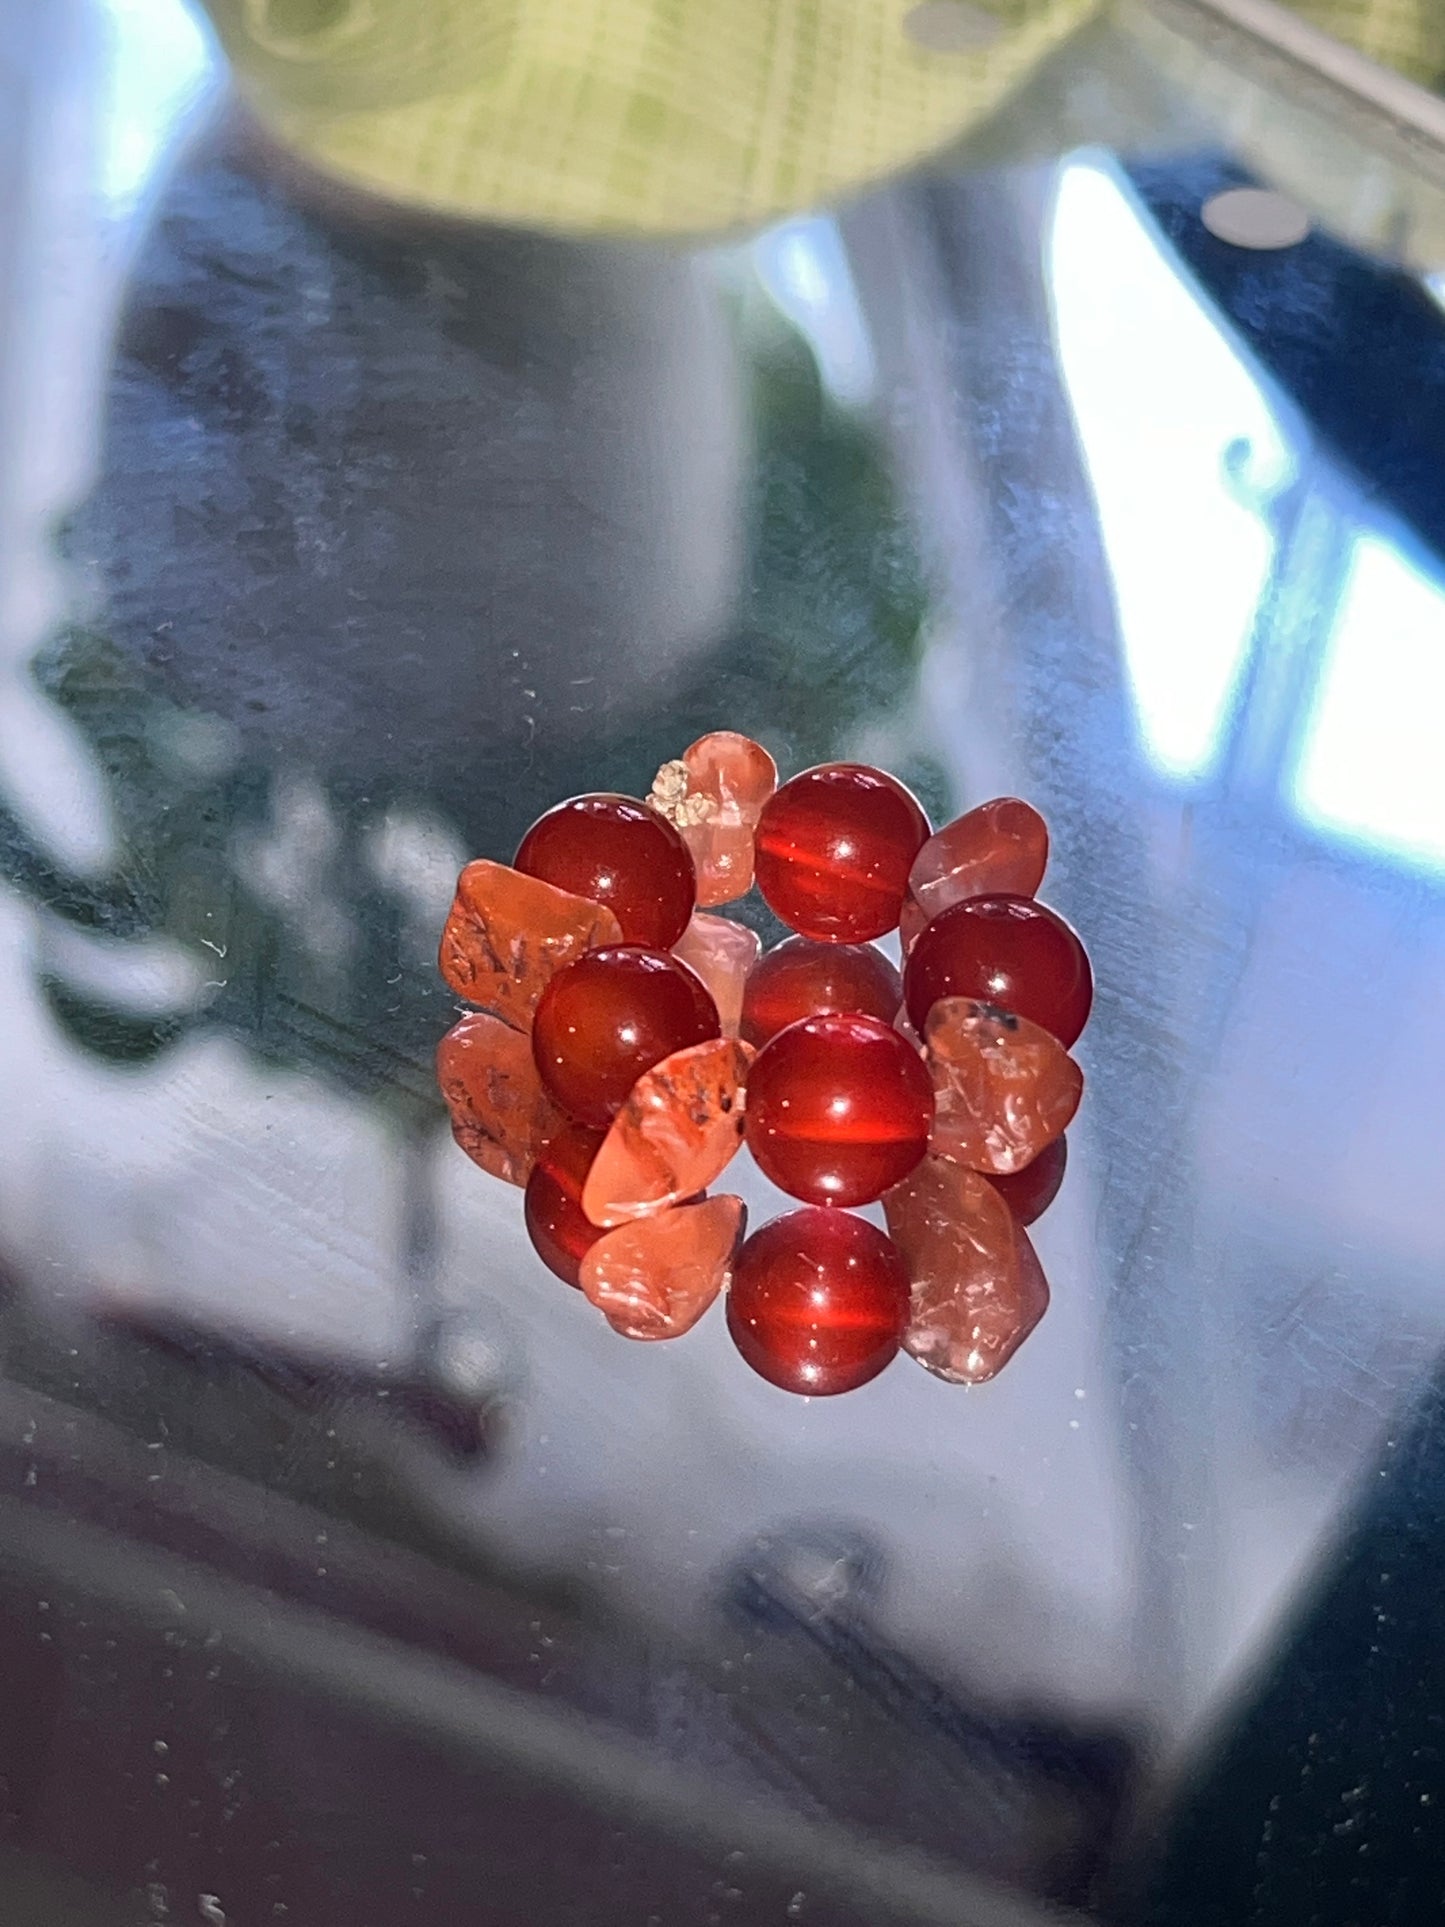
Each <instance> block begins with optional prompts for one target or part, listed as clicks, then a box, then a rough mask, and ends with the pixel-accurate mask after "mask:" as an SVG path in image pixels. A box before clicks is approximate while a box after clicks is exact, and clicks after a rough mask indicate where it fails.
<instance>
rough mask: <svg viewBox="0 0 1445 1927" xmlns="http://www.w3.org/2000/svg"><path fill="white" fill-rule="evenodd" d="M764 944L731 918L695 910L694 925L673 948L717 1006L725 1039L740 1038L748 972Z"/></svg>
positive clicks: (692, 924) (675, 955)
mask: <svg viewBox="0 0 1445 1927" xmlns="http://www.w3.org/2000/svg"><path fill="white" fill-rule="evenodd" d="M762 949H763V945H762V940H761V938H760V937H758V936H757V935H756V933H755V932H753V931H751V930H749V929H748V928H747V926H746V925H745V924H741V923H734V922H733V921H732V919H731V918H730V917H710V916H708V914H707V912H706V911H704V910H694V912H693V914H692V921H691V922H690V923H689V924H688V926H687V928H686V930H684V931H683V933H682V935H681V936H680V937H679V938H678V940H677V942H676V943H675V944H674V945H673V946H672V954H673V956H674V957H677V958H679V959H680V960H681V961H682V962H683V963H685V964H686V965H687V967H688V969H689V970H695V971H696V972H697V974H698V976H699V977H701V978H702V980H703V982H704V983H705V984H706V985H707V987H708V990H709V991H710V992H711V993H712V1000H713V1002H714V1003H715V1004H716V1005H717V1014H718V1017H719V1018H720V1019H721V1021H722V1033H723V1036H724V1037H736V1036H737V1034H738V1025H739V1024H740V1023H741V1022H742V1016H743V989H744V986H745V985H746V983H747V980H748V972H749V971H750V970H751V969H752V967H753V965H754V964H755V963H756V962H757V960H758V958H759V957H760V956H761V955H762Z"/></svg>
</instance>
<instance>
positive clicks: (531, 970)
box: [437, 857, 622, 1030]
mask: <svg viewBox="0 0 1445 1927" xmlns="http://www.w3.org/2000/svg"><path fill="white" fill-rule="evenodd" d="M621 941H622V929H621V926H620V925H619V924H618V921H617V919H616V917H614V916H613V914H612V912H611V911H610V910H607V909H604V908H603V906H602V905H601V904H598V903H589V902H588V901H587V899H586V898H585V897H574V896H572V895H571V893H570V892H569V891H566V890H557V889H554V888H553V886H552V885H551V884H550V883H543V882H542V880H541V878H540V877H529V876H523V875H522V873H521V872H520V871H519V870H512V869H509V868H508V867H507V865H506V864H505V863H489V862H488V861H487V860H486V859H485V858H484V857H479V858H478V859H477V861H476V862H475V863H469V864H468V865H467V867H466V868H465V869H464V870H463V871H462V873H461V875H460V876H459V877H458V878H457V893H456V896H455V897H454V898H453V899H452V907H451V909H450V910H449V911H448V913H447V920H446V925H445V927H444V929H443V930H442V943H441V953H440V955H439V957H438V959H437V962H438V964H439V965H440V967H441V973H442V975H443V976H444V977H445V978H446V980H447V982H448V983H449V984H450V985H451V987H452V989H453V990H454V991H455V992H456V993H457V995H458V996H459V997H465V998H466V999H467V1001H468V1002H469V1003H473V1004H481V1005H482V1006H483V1008H484V1009H486V1010H492V1011H495V1012H496V1014H497V1015H498V1017H500V1018H501V1019H502V1020H503V1022H504V1023H508V1024H510V1025H511V1026H512V1027H513V1029H514V1030H526V1029H527V1028H528V1027H529V1026H530V1024H531V1022H532V1013H533V1011H534V1010H535V1009H536V1008H537V999H538V998H539V997H540V996H541V995H542V992H543V991H544V990H545V989H546V988H547V985H548V984H549V983H550V982H551V980H552V978H553V977H555V976H556V974H557V972H558V971H559V970H560V969H561V968H562V967H563V965H564V964H569V963H571V962H572V961H573V960H574V959H575V958H577V957H580V956H581V955H582V953H583V951H584V950H594V949H596V948H597V947H598V945H600V944H607V943H620V942H621Z"/></svg>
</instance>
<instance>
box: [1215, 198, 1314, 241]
mask: <svg viewBox="0 0 1445 1927" xmlns="http://www.w3.org/2000/svg"><path fill="white" fill-rule="evenodd" d="M1199 218H1200V220H1201V221H1203V223H1204V225H1205V227H1207V228H1208V229H1209V232H1210V233H1211V234H1212V235H1213V236H1214V237H1215V239H1216V240H1219V241H1227V242H1228V243H1229V244H1230V246H1231V247H1236V248H1257V249H1260V250H1261V251H1265V252H1267V251H1269V250H1272V249H1275V248H1292V247H1297V246H1298V245H1299V243H1300V242H1301V241H1303V240H1304V239H1305V237H1306V235H1308V233H1309V231H1310V217H1309V215H1308V214H1307V213H1306V212H1305V210H1304V209H1303V208H1302V207H1301V206H1300V204H1299V202H1298V201H1293V200H1291V199H1290V197H1289V195H1288V194H1276V193H1275V192H1274V190H1273V189H1272V188H1266V187H1231V188H1227V189H1226V190H1225V192H1224V193H1222V194H1215V195H1213V196H1211V198H1210V199H1209V200H1207V201H1206V202H1205V203H1204V206H1203V207H1202V208H1201V209H1200V213H1199Z"/></svg>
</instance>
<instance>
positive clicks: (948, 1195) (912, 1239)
mask: <svg viewBox="0 0 1445 1927" xmlns="http://www.w3.org/2000/svg"><path fill="white" fill-rule="evenodd" d="M883 1209H884V1213H885V1214H886V1216H887V1219H888V1230H889V1232H890V1234H891V1235H892V1238H893V1242H894V1243H895V1244H896V1245H897V1246H898V1248H899V1250H900V1251H901V1252H902V1253H903V1260H904V1263H905V1264H906V1265H907V1267H908V1275H909V1278H910V1280H911V1282H912V1287H913V1304H912V1311H911V1314H910V1317H909V1323H908V1330H907V1332H906V1333H905V1335H904V1339H903V1347H904V1350H905V1351H907V1352H908V1353H910V1354H911V1355H912V1357H914V1358H916V1359H917V1360H918V1362H919V1364H920V1365H922V1366H923V1368H924V1370H925V1371H929V1372H932V1374H933V1375H934V1377H935V1378H942V1379H946V1380H947V1381H948V1383H949V1384H951V1385H982V1384H983V1383H984V1382H985V1380H987V1379H990V1378H992V1377H993V1376H994V1375H995V1373H997V1372H999V1371H1001V1370H1002V1368H1003V1367H1004V1366H1005V1365H1006V1364H1007V1363H1008V1361H1009V1359H1010V1358H1012V1357H1013V1355H1014V1353H1015V1352H1016V1351H1017V1350H1018V1348H1019V1346H1020V1345H1022V1343H1023V1342H1024V1340H1025V1339H1026V1338H1027V1337H1028V1335H1029V1333H1030V1332H1031V1331H1032V1330H1033V1328H1034V1326H1035V1325H1037V1324H1038V1322H1039V1320H1040V1319H1041V1318H1042V1317H1043V1315H1044V1312H1045V1311H1046V1310H1047V1309H1048V1303H1049V1288H1048V1283H1047V1281H1046V1280H1045V1278H1044V1274H1043V1269H1042V1267H1041V1266H1040V1264H1039V1261H1038V1257H1037V1255H1036V1254H1035V1252H1034V1248H1033V1245H1032V1243H1031V1242H1030V1240H1029V1238H1028V1235H1027V1233H1026V1232H1024V1231H1023V1230H1022V1229H1021V1228H1020V1227H1019V1226H1017V1225H1016V1224H1015V1223H1014V1220H1013V1216H1012V1214H1011V1212H1010V1211H1009V1208H1008V1206H1007V1205H1006V1204H1005V1203H1004V1201H1003V1199H1002V1198H1001V1197H1000V1196H999V1195H998V1193H997V1191H995V1190H994V1188H993V1186H992V1185H991V1184H990V1183H989V1181H988V1179H987V1178H984V1177H980V1176H979V1174H978V1173H977V1172H976V1171H966V1170H964V1168H963V1167H962V1166H961V1165H957V1164H945V1163H943V1162H942V1160H941V1159H938V1158H925V1159H924V1161H923V1163H922V1164H920V1165H919V1167H918V1169H917V1170H916V1171H915V1172H914V1173H913V1174H912V1176H911V1177H908V1178H905V1179H904V1181H903V1183H902V1184H900V1185H898V1186H896V1187H895V1188H894V1189H893V1190H892V1191H890V1192H889V1193H888V1195H887V1197H886V1198H885V1199H884V1200H883Z"/></svg>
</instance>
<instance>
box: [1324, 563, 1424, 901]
mask: <svg viewBox="0 0 1445 1927" xmlns="http://www.w3.org/2000/svg"><path fill="white" fill-rule="evenodd" d="M1442 716H1445V596H1442V592H1441V584H1440V581H1439V580H1438V579H1437V578H1432V577H1431V576H1428V575H1426V574H1425V573H1423V572H1422V571H1421V570H1420V569H1417V568H1415V567H1414V566H1413V565H1412V564H1411V563H1410V562H1408V561H1407V560H1406V558H1405V557H1404V556H1403V555H1401V553H1400V551H1399V550H1398V549H1397V548H1395V547H1393V546H1392V545H1391V544H1390V543H1388V542H1385V541H1383V540H1381V539H1380V538H1379V537H1378V536H1374V535H1364V536H1361V537H1360V538H1359V539H1358V541H1357V542H1356V543H1355V547H1354V554H1353V558H1352V561H1351V565H1350V572H1349V577H1348V580H1347V581H1346V584H1345V589H1344V593H1343V594H1342V596H1341V597H1340V604H1339V612H1338V615H1337V616H1336V619H1335V626H1334V630H1333V632H1332V633H1331V636H1330V641H1329V646H1328V649H1327V652H1326V655H1325V661H1324V666H1323V669H1322V671H1321V674H1320V681H1319V687H1318V690H1317V692H1316V695H1315V700H1314V705H1313V708H1312V710H1311V713H1310V717H1309V721H1308V724H1307V727H1306V731H1305V736H1304V745H1303V749H1302V751H1301V754H1300V759H1299V764H1298V766H1297V769H1296V773H1295V781H1294V801H1295V805H1296V807H1297V808H1298V810H1299V812H1300V815H1301V816H1302V817H1304V819H1305V820H1306V822H1308V823H1311V824H1313V825H1314V826H1316V827H1317V828H1320V829H1324V830H1329V831H1333V832H1335V833H1336V834H1337V835H1341V836H1345V837H1348V838H1350V839H1352V840H1354V841H1357V842H1364V843H1369V844H1371V845H1373V846H1375V847H1376V848H1379V849H1382V850H1384V851H1387V852H1388V853H1389V854H1390V855H1392V856H1394V857H1396V858H1398V859H1402V860H1403V861H1405V862H1409V863H1418V864H1421V865H1425V866H1428V867H1429V868H1431V869H1440V868H1445V751H1442V748H1441V722H1440V719H1441V717H1442Z"/></svg>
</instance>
